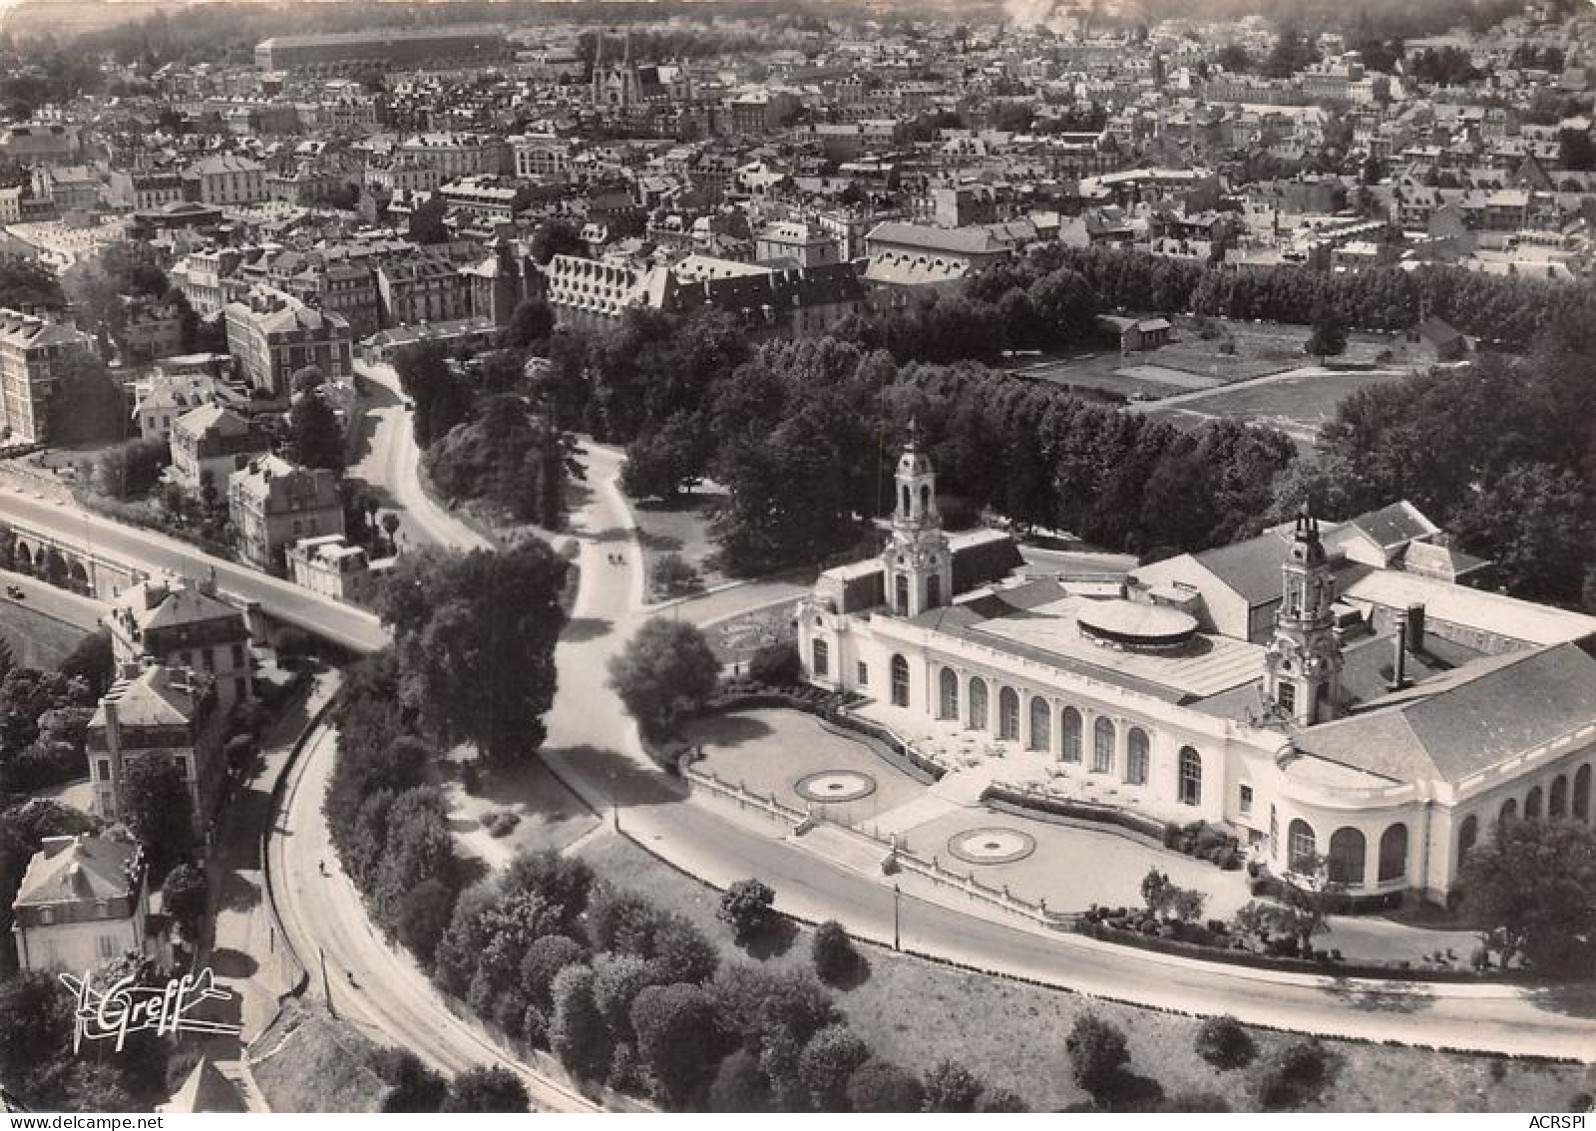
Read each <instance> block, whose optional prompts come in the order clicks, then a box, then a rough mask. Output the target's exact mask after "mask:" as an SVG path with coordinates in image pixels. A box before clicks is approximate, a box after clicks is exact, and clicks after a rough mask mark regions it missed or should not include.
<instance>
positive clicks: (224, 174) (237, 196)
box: [183, 153, 266, 204]
mask: <svg viewBox="0 0 1596 1131" xmlns="http://www.w3.org/2000/svg"><path fill="white" fill-rule="evenodd" d="M183 184H184V195H185V196H186V197H187V198H188V199H189V200H197V201H199V202H200V203H201V204H258V203H260V202H261V201H263V200H265V199H266V167H265V166H264V165H262V164H261V163H260V162H258V161H252V160H250V159H249V158H248V157H239V156H236V155H234V154H231V153H217V154H212V155H211V156H209V157H202V158H200V159H199V160H198V161H196V162H194V163H193V164H192V165H190V166H189V167H188V168H187V169H185V170H184V171H183Z"/></svg>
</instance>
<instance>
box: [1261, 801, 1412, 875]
mask: <svg viewBox="0 0 1596 1131" xmlns="http://www.w3.org/2000/svg"><path fill="white" fill-rule="evenodd" d="M1286 853H1287V855H1286V867H1287V868H1288V869H1289V870H1290V871H1293V872H1311V871H1313V870H1314V869H1315V868H1316V866H1317V865H1318V863H1319V862H1320V861H1319V841H1318V838H1317V837H1316V836H1315V835H1314V831H1313V826H1312V825H1310V824H1308V822H1307V821H1304V820H1303V819H1302V818H1300V817H1298V818H1297V819H1295V820H1294V821H1292V822H1291V824H1290V825H1288V826H1287V828H1286ZM1367 860H1368V842H1367V841H1366V840H1365V839H1364V835H1363V833H1362V832H1361V831H1360V830H1358V829H1354V828H1351V827H1343V828H1339V829H1337V830H1336V831H1335V832H1333V833H1331V834H1330V845H1329V850H1328V851H1327V852H1326V853H1325V855H1324V860H1323V863H1324V867H1325V878H1326V879H1327V880H1329V882H1330V883H1332V884H1341V885H1345V886H1347V887H1357V886H1360V885H1362V884H1364V883H1366V882H1367V879H1368V875H1367V863H1366V862H1367ZM1407 874H1408V827H1407V825H1404V824H1401V823H1398V824H1395V825H1391V826H1389V827H1388V828H1387V829H1386V830H1385V832H1383V833H1381V834H1380V854H1379V859H1378V861H1377V862H1376V872H1375V879H1376V882H1378V883H1382V884H1383V883H1387V882H1389V881H1391V880H1400V879H1402V878H1403V877H1405V876H1406V875H1407Z"/></svg>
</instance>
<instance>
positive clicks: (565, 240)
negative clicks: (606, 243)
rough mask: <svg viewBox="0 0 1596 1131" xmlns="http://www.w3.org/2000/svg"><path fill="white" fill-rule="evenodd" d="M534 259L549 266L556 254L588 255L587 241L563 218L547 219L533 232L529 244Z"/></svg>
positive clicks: (542, 265) (539, 264) (541, 264)
mask: <svg viewBox="0 0 1596 1131" xmlns="http://www.w3.org/2000/svg"><path fill="white" fill-rule="evenodd" d="M529 251H530V252H531V255H532V260H533V262H535V263H536V264H537V265H538V266H539V267H547V266H548V265H549V260H551V259H553V258H554V257H555V256H556V255H579V256H584V257H585V256H586V255H587V243H586V241H584V240H583V239H582V234H581V233H580V232H578V231H577V230H576V229H575V228H573V227H572V226H571V225H570V224H568V223H566V222H565V221H563V220H546V221H544V222H543V223H541V224H539V225H538V226H537V228H535V229H534V230H533V232H532V241H531V244H530V246H529Z"/></svg>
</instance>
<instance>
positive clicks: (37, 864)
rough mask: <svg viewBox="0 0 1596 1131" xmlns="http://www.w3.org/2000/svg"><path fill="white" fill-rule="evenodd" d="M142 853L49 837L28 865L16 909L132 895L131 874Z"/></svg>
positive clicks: (107, 843)
mask: <svg viewBox="0 0 1596 1131" xmlns="http://www.w3.org/2000/svg"><path fill="white" fill-rule="evenodd" d="M137 854H138V850H137V848H135V847H134V846H133V845H129V844H123V843H121V842H120V841H115V840H105V839H103V838H100V837H92V836H76V837H71V836H51V837H45V838H44V841H43V842H42V844H41V845H40V848H39V851H38V852H36V853H34V855H33V859H32V860H30V861H28V870H27V872H26V873H24V874H23V877H22V886H21V887H19V888H18V889H17V898H16V900H15V902H14V903H13V904H12V906H13V907H21V906H23V905H24V904H46V903H86V902H98V901H99V900H102V899H118V898H121V897H123V896H126V895H129V894H131V887H132V884H131V882H130V881H129V879H128V872H129V870H130V869H131V867H132V865H133V861H134V858H135V857H136V856H137Z"/></svg>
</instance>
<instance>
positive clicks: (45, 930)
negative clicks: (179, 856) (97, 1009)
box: [11, 835, 150, 978]
mask: <svg viewBox="0 0 1596 1131" xmlns="http://www.w3.org/2000/svg"><path fill="white" fill-rule="evenodd" d="M149 914H150V900H149V888H148V886H147V885H146V883H145V869H144V857H143V851H142V849H140V848H139V846H138V845H136V844H127V843H124V842H123V841H120V840H110V839H107V838H105V837H97V836H88V835H79V836H48V837H45V838H44V839H43V840H42V841H41V842H40V844H39V851H38V852H35V853H34V854H33V857H32V859H30V860H29V861H28V868H27V871H25V872H23V874H22V884H21V886H20V887H18V888H17V895H16V898H15V899H14V900H13V901H12V903H11V920H12V922H11V937H12V940H13V942H14V943H15V946H16V954H17V964H18V965H19V966H20V967H21V968H22V969H23V970H33V971H45V970H56V971H60V972H62V973H70V974H75V975H77V976H78V977H80V978H81V977H83V976H84V975H85V974H88V973H91V972H92V971H94V970H97V969H99V968H100V967H101V966H103V965H105V964H106V963H107V962H109V961H111V960H112V959H115V958H120V957H121V956H122V955H124V954H127V953H129V952H130V951H131V952H136V953H143V952H144V951H145V937H146V936H145V930H146V927H147V924H148V922H149Z"/></svg>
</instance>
